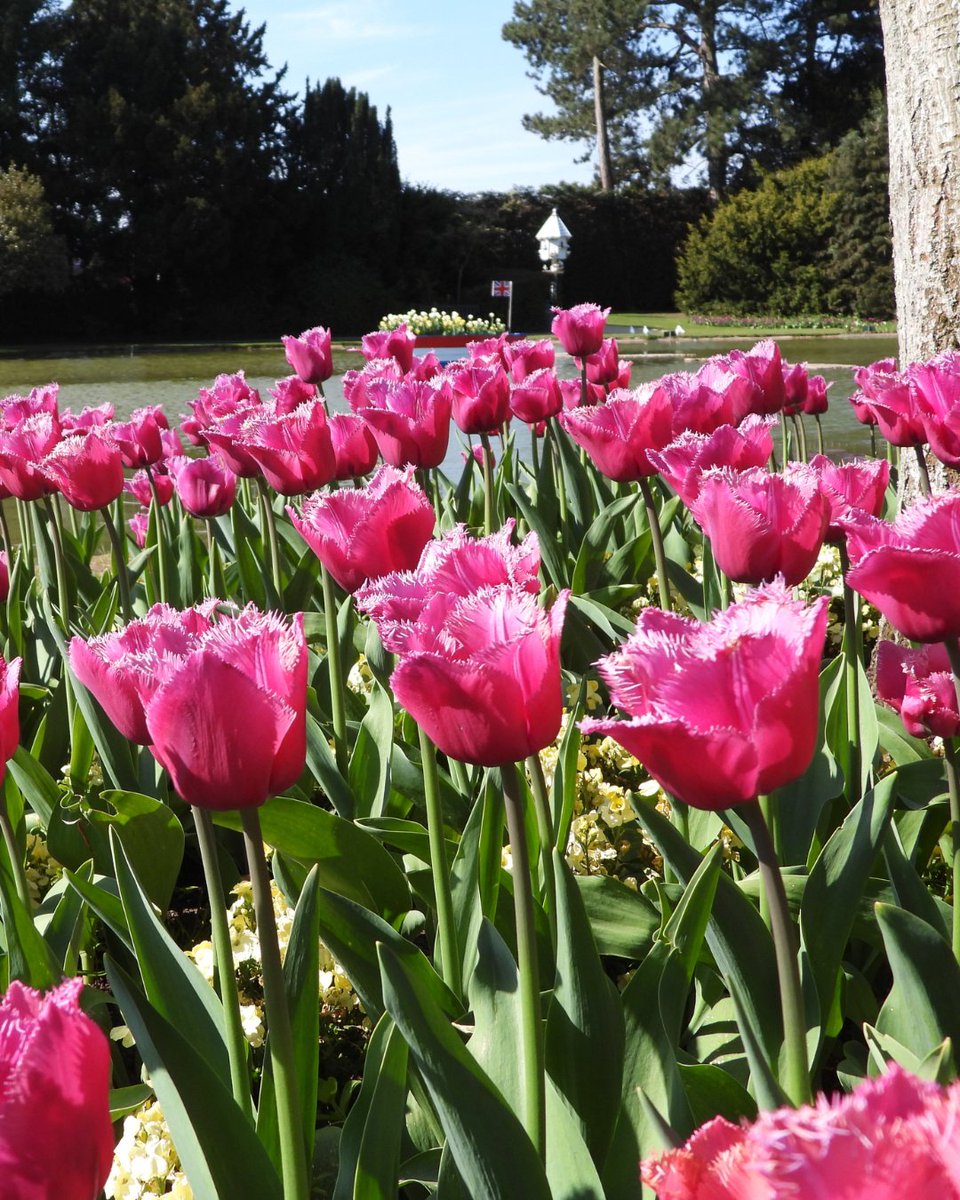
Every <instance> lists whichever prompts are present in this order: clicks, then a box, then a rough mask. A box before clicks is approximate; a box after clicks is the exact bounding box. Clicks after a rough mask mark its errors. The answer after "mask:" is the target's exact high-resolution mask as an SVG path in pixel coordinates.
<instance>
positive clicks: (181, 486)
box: [170, 455, 237, 518]
mask: <svg viewBox="0 0 960 1200" xmlns="http://www.w3.org/2000/svg"><path fill="white" fill-rule="evenodd" d="M170 476H171V478H172V480H173V484H174V487H175V488H176V490H177V497H178V498H179V500H180V503H181V504H182V505H183V507H184V508H185V509H186V510H187V512H188V513H190V515H191V516H193V517H203V518H211V517H222V516H223V515H224V513H227V512H229V511H230V509H231V507H232V506H233V502H234V500H235V499H236V495H237V477H236V475H234V473H233V472H232V471H231V470H230V468H229V467H228V466H227V465H226V463H225V462H224V461H223V460H222V459H221V458H219V457H218V456H217V455H211V456H210V457H209V458H187V457H186V456H183V457H181V458H173V459H171V460H170Z"/></svg>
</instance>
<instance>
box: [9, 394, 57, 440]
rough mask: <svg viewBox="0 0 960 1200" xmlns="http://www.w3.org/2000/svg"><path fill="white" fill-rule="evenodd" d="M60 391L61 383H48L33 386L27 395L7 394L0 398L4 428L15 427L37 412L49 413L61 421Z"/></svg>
mask: <svg viewBox="0 0 960 1200" xmlns="http://www.w3.org/2000/svg"><path fill="white" fill-rule="evenodd" d="M59 391H60V385H59V383H48V384H46V386H44V387H35V388H31V390H30V393H29V395H27V396H7V397H6V398H5V399H4V400H0V412H2V414H3V417H2V420H3V428H4V429H15V428H16V427H17V426H18V425H19V424H20V422H21V421H25V420H26V419H27V417H35V416H36V415H37V413H42V412H45V413H49V414H50V415H51V416H52V417H54V418H56V419H57V420H58V421H59V414H58V410H57V396H58V393H59Z"/></svg>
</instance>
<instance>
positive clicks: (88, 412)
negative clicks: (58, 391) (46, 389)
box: [60, 403, 115, 434]
mask: <svg viewBox="0 0 960 1200" xmlns="http://www.w3.org/2000/svg"><path fill="white" fill-rule="evenodd" d="M114 414H115V410H114V407H113V405H112V404H109V403H106V404H98V405H96V406H95V407H94V406H91V405H87V407H86V408H82V409H81V410H80V412H78V413H77V414H76V415H74V413H72V412H71V411H70V409H69V408H67V409H65V410H64V411H63V412H62V413H61V414H60V428H61V429H62V430H63V432H64V433H65V434H67V433H79V432H80V431H81V430H84V429H92V428H93V427H94V426H103V425H108V424H109V423H110V422H111V421H112V420H113V418H114Z"/></svg>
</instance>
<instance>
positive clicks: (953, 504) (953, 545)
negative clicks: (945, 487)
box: [844, 490, 960, 642]
mask: <svg viewBox="0 0 960 1200" xmlns="http://www.w3.org/2000/svg"><path fill="white" fill-rule="evenodd" d="M844 528H845V529H846V533H847V551H848V553H849V555H850V562H851V570H850V572H849V573H848V575H847V582H848V583H849V584H850V586H851V587H852V588H855V589H856V591H858V592H859V593H860V595H861V596H864V597H866V599H867V600H869V601H870V603H871V604H873V605H875V606H876V607H877V608H878V609H879V610H880V612H881V613H883V615H884V616H885V617H886V618H887V620H888V621H889V622H890V624H891V625H892V626H893V627H894V629H898V630H899V631H900V632H901V633H902V634H903V635H904V636H905V637H908V638H909V639H910V640H911V641H913V642H942V641H944V640H945V639H946V638H954V637H960V491H957V490H953V491H949V492H942V493H941V494H940V495H938V496H931V497H930V498H929V499H925V500H919V501H917V502H916V503H915V504H913V505H911V506H910V507H909V508H905V509H903V510H902V511H901V512H900V515H899V516H898V517H897V519H896V520H895V521H894V522H893V524H888V523H887V522H886V521H881V520H878V519H876V518H871V517H857V518H856V519H855V520H848V521H847V522H845V525H844Z"/></svg>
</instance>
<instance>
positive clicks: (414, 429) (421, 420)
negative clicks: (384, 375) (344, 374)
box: [355, 379, 452, 468]
mask: <svg viewBox="0 0 960 1200" xmlns="http://www.w3.org/2000/svg"><path fill="white" fill-rule="evenodd" d="M366 398H367V404H366V405H365V407H362V408H359V409H356V410H355V411H356V412H358V414H359V415H360V416H361V417H362V418H363V419H364V421H366V423H367V424H368V425H369V426H370V431H371V433H372V434H373V436H374V438H375V440H376V443H377V445H378V447H379V448H380V454H381V456H382V457H383V461H384V462H385V463H387V464H388V466H391V467H405V466H411V467H425V468H430V467H438V466H439V465H440V464H441V463H442V462H443V460H444V458H445V457H446V454H447V446H448V444H449V442H450V412H451V407H452V400H451V394H450V387H449V384H447V383H446V381H444V382H443V383H441V384H436V383H432V382H427V381H425V380H423V381H418V380H410V379H405V380H402V381H397V382H394V383H390V382H388V381H383V382H381V383H378V384H373V383H371V384H370V386H369V387H368V388H367V392H366Z"/></svg>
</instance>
